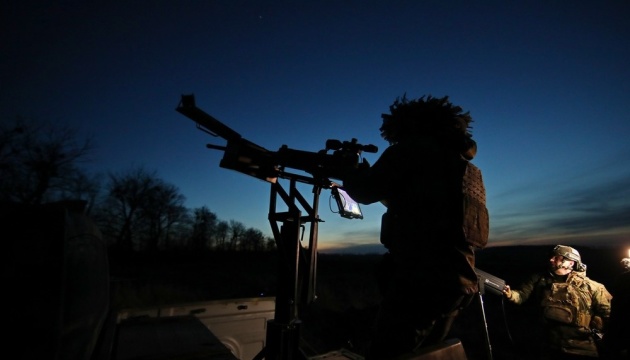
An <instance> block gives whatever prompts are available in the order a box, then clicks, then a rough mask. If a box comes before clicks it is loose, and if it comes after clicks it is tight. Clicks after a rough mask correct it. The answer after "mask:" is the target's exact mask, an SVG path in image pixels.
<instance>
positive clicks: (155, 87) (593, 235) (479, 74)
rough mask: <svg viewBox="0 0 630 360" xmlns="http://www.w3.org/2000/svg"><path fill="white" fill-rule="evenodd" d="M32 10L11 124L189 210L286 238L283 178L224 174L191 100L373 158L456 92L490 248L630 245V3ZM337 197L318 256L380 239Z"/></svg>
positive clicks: (0, 71)
mask: <svg viewBox="0 0 630 360" xmlns="http://www.w3.org/2000/svg"><path fill="white" fill-rule="evenodd" d="M15 3H16V4H12V5H9V4H6V2H5V4H3V5H2V11H1V12H0V13H1V14H0V17H1V20H2V21H1V22H0V31H2V36H1V38H0V46H1V48H0V76H1V78H0V119H2V121H7V120H9V119H12V118H13V117H15V116H16V115H21V116H26V117H29V118H33V119H40V120H42V121H44V120H45V121H57V122H60V123H64V124H69V125H72V126H75V127H77V128H78V129H80V131H81V132H82V133H83V134H86V135H91V136H94V140H95V144H96V147H97V148H96V151H95V152H94V153H93V157H94V162H93V163H92V164H91V165H90V169H92V170H93V171H94V172H102V173H106V172H119V171H124V170H127V169H130V168H133V167H136V166H144V167H145V168H147V169H149V170H156V171H157V173H158V175H159V176H160V177H162V178H163V179H164V180H165V181H167V182H170V183H172V184H174V185H176V186H177V187H179V189H180V191H181V192H182V194H183V195H184V196H186V198H187V206H189V207H191V208H192V207H200V206H204V205H205V206H208V208H209V209H210V210H211V211H213V212H215V213H216V214H217V215H218V217H219V218H220V219H223V220H230V219H234V220H237V221H240V222H242V223H244V224H245V225H246V226H248V227H255V228H258V229H260V230H262V231H263V232H265V233H266V234H269V235H271V231H270V226H269V222H268V220H267V213H268V205H269V185H268V184H267V183H265V182H263V181H261V180H258V179H255V178H252V177H248V176H246V175H243V174H241V173H237V172H234V171H230V170H226V169H222V168H220V167H219V161H220V159H221V157H222V153H221V152H220V151H216V150H207V149H206V148H205V144H206V143H214V144H219V145H223V144H224V142H222V141H221V139H216V138H212V137H210V136H208V135H206V134H204V133H203V132H200V131H198V130H197V129H196V128H195V125H194V123H193V122H192V121H191V120H189V119H188V118H186V117H184V116H183V115H181V114H179V113H177V112H176V111H175V108H176V107H177V105H178V102H179V99H180V96H181V95H182V94H190V93H194V94H195V97H196V99H197V105H198V106H199V107H200V108H202V109H203V110H205V111H206V112H208V113H210V114H212V115H213V116H215V117H216V118H218V119H220V120H221V121H223V122H224V123H225V124H227V125H229V126H230V127H232V128H234V129H235V130H236V131H238V132H239V133H240V134H241V135H243V137H245V138H247V139H248V140H251V141H253V142H254V143H257V144H259V145H261V146H263V147H265V148H267V149H269V150H272V151H275V150H277V149H279V148H280V146H282V145H285V144H286V145H287V146H289V147H290V148H294V149H300V150H307V151H318V150H320V149H322V148H324V145H325V142H326V140H327V139H339V140H350V139H351V138H357V139H358V140H359V142H360V143H363V144H374V145H377V146H378V147H379V150H380V151H379V152H378V153H377V154H366V155H365V157H366V159H368V161H370V162H374V161H375V160H376V158H377V157H378V155H379V154H380V152H381V151H382V150H383V149H384V148H385V147H386V145H387V144H386V143H385V141H383V140H382V139H381V138H380V136H379V131H378V128H379V126H380V123H381V120H380V114H381V113H383V112H386V111H387V110H388V107H389V105H390V104H391V103H392V102H393V101H394V100H395V99H396V97H398V96H401V95H403V94H405V93H406V94H407V96H408V97H410V98H415V97H419V96H422V95H425V94H431V95H434V96H444V95H448V96H449V97H450V99H451V101H452V102H454V103H455V104H458V105H460V106H462V107H463V108H464V110H467V111H470V113H471V115H472V116H473V119H474V123H473V124H472V125H473V136H474V138H475V139H476V140H477V142H478V144H479V153H478V156H477V158H476V159H475V160H474V162H475V163H476V164H477V165H478V166H479V167H480V168H481V169H482V171H483V174H484V179H485V182H486V188H487V201H488V207H489V210H490V215H491V244H494V245H502V244H540V243H542V244H548V243H569V244H574V245H579V244H616V245H620V244H623V243H624V242H625V243H626V244H628V245H629V246H630V196H629V195H630V156H629V155H630V142H629V141H628V140H627V139H628V138H629V136H630V116H629V115H628V114H630V101H629V97H630V67H629V66H628V64H629V63H630V45H629V44H630V43H629V42H628V39H630V23H629V22H628V21H627V18H628V16H629V15H630V3H628V2H627V1H597V2H595V1H571V2H566V1H478V2H471V1H396V0H393V1H274V2H270V1H267V2H264V1H227V0H226V1H127V2H117V3H116V4H114V2H104V3H101V4H96V3H94V2H79V1H59V2H39V4H38V1H33V2H28V4H22V2H15ZM24 3H26V2H24ZM302 193H303V194H305V195H306V196H307V198H309V194H310V188H309V187H306V188H304V189H303V190H302ZM328 195H329V193H328V192H324V193H323V194H322V200H321V202H320V216H321V218H322V219H323V220H324V221H325V222H324V223H322V224H321V225H320V234H319V239H320V248H321V249H325V248H330V247H337V246H355V245H378V230H379V221H380V215H381V214H382V212H383V211H384V207H383V206H382V205H380V204H375V205H369V206H363V210H364V213H365V219H364V220H347V219H342V218H340V217H339V216H338V215H336V214H333V213H332V212H331V211H330V210H329V207H328Z"/></svg>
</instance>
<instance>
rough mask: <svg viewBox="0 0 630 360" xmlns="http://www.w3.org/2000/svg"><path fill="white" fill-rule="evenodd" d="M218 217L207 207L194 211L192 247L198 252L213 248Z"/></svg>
mask: <svg viewBox="0 0 630 360" xmlns="http://www.w3.org/2000/svg"><path fill="white" fill-rule="evenodd" d="M217 222H218V219H217V215H216V214H215V213H213V212H211V211H210V210H209V209H208V208H207V207H206V206H202V207H200V208H197V209H195V210H194V223H193V230H192V236H191V247H192V248H193V249H196V250H201V249H208V248H212V247H213V245H214V244H213V242H214V240H215V237H216V232H217Z"/></svg>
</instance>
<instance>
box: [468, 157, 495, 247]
mask: <svg viewBox="0 0 630 360" xmlns="http://www.w3.org/2000/svg"><path fill="white" fill-rule="evenodd" d="M464 165H465V168H464V176H463V178H462V201H463V202H462V215H463V218H462V220H463V223H462V230H463V232H464V237H465V239H466V242H468V244H470V245H472V246H473V247H476V248H478V249H483V248H485V247H486V245H488V236H489V233H490V216H489V214H488V209H487V208H486V189H485V187H484V184H483V178H482V176H481V170H479V168H477V167H476V166H475V165H474V164H472V163H471V162H468V161H466V162H464Z"/></svg>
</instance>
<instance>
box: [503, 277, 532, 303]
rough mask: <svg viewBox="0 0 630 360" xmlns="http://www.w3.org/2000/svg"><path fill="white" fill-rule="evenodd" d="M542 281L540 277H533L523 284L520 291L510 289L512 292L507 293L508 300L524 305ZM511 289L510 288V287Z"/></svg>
mask: <svg viewBox="0 0 630 360" xmlns="http://www.w3.org/2000/svg"><path fill="white" fill-rule="evenodd" d="M539 281H540V275H538V274H536V275H532V276H531V277H530V278H529V279H527V280H526V281H525V282H523V283H522V284H521V286H520V289H519V290H513V289H510V291H507V292H506V297H507V299H508V300H510V301H511V302H513V303H515V304H522V303H524V302H525V301H527V299H529V296H530V295H531V294H532V292H533V291H534V288H535V287H536V284H537V283H538V282H539ZM508 289H509V287H508ZM508 294H509V295H508Z"/></svg>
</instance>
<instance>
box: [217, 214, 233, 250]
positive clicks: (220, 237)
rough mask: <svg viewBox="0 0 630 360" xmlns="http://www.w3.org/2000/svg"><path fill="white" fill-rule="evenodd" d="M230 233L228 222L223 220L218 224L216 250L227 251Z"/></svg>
mask: <svg viewBox="0 0 630 360" xmlns="http://www.w3.org/2000/svg"><path fill="white" fill-rule="evenodd" d="M229 231H230V225H229V224H228V222H227V221H224V220H221V221H219V222H218V223H217V231H216V235H215V238H216V248H217V249H219V250H226V249H227V245H228V244H227V237H228V233H229Z"/></svg>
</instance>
